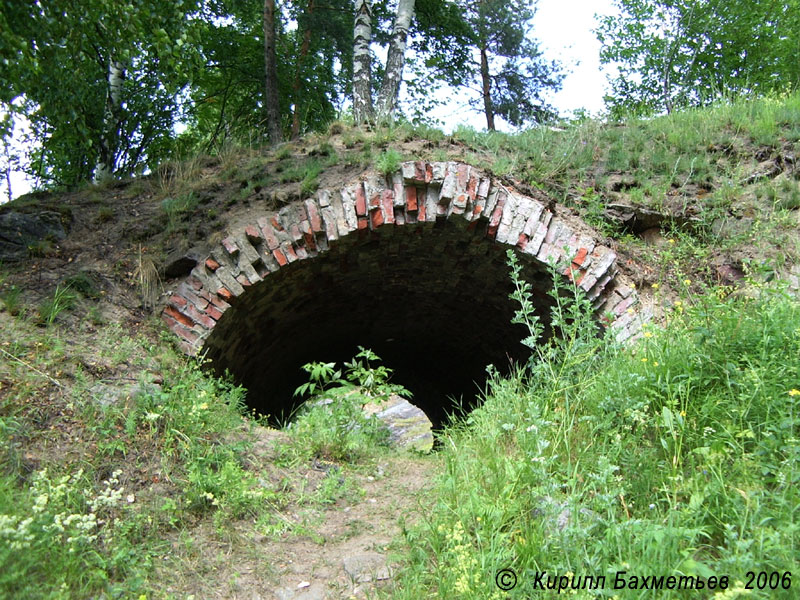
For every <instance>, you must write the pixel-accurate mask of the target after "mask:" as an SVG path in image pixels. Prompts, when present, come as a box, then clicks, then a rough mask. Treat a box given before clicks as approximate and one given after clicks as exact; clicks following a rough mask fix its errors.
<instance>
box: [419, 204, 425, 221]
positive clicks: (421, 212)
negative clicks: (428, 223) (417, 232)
mask: <svg viewBox="0 0 800 600" xmlns="http://www.w3.org/2000/svg"><path fill="white" fill-rule="evenodd" d="M417 220H418V221H419V222H420V223H424V222H425V203H424V202H420V203H419V213H418V214H417Z"/></svg>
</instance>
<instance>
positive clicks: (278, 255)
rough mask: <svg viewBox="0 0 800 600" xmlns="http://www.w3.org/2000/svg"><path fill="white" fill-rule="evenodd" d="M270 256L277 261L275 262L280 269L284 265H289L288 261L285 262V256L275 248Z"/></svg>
mask: <svg viewBox="0 0 800 600" xmlns="http://www.w3.org/2000/svg"><path fill="white" fill-rule="evenodd" d="M272 256H274V257H275V260H277V261H278V264H279V265H280V266H281V267H285V266H286V265H288V264H289V261H288V260H286V256H285V255H284V254H283V252H281V249H280V248H275V249H274V250H273V251H272Z"/></svg>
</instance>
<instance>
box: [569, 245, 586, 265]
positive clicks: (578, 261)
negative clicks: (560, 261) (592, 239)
mask: <svg viewBox="0 0 800 600" xmlns="http://www.w3.org/2000/svg"><path fill="white" fill-rule="evenodd" d="M588 254H589V250H587V249H586V248H581V249H580V250H578V253H577V254H576V255H575V258H573V259H572V264H574V265H578V266H580V265H582V264H583V261H585V260H586V256H587V255H588Z"/></svg>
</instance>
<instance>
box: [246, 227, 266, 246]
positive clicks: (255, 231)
mask: <svg viewBox="0 0 800 600" xmlns="http://www.w3.org/2000/svg"><path fill="white" fill-rule="evenodd" d="M244 234H245V236H247V241H248V242H250V243H251V244H260V243H262V242H263V241H264V238H263V237H262V235H261V231H260V230H259V228H258V227H257V226H256V225H247V226H246V227H245V228H244Z"/></svg>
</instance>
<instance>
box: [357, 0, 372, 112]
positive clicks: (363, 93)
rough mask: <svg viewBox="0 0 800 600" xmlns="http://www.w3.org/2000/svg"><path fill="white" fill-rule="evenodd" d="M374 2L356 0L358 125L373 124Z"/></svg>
mask: <svg viewBox="0 0 800 600" xmlns="http://www.w3.org/2000/svg"><path fill="white" fill-rule="evenodd" d="M371 43H372V2H370V0H355V26H354V29H353V117H354V118H355V121H356V123H357V124H358V125H363V124H364V123H367V122H372V121H373V120H374V119H375V109H374V107H373V105H372V56H371V55H370V51H369V47H370V44H371Z"/></svg>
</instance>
